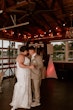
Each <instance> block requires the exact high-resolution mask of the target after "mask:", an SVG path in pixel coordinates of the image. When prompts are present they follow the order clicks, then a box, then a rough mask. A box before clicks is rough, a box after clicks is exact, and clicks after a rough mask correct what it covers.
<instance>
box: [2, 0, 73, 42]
mask: <svg viewBox="0 0 73 110" xmlns="http://www.w3.org/2000/svg"><path fill="white" fill-rule="evenodd" d="M1 10H3V12H1ZM72 21H73V0H0V29H2V28H4V27H9V26H13V25H14V26H15V25H17V24H21V23H25V22H29V24H28V25H24V26H20V27H16V28H13V29H8V30H7V31H6V32H5V33H4V31H0V37H1V38H8V39H14V40H19V41H23V40H27V39H31V40H34V39H35V40H37V39H38V40H42V39H50V37H49V34H50V33H51V32H52V33H53V35H54V36H56V35H57V33H61V34H62V37H60V38H58V37H54V38H52V39H55V38H56V39H63V38H65V32H66V29H68V27H71V26H72V25H73V22H72ZM64 24H65V26H64ZM57 27H58V30H57V29H56V28H57ZM49 30H51V31H49ZM11 32H14V34H13V36H12V35H11ZM41 35H42V36H41ZM41 37H42V38H41Z"/></svg>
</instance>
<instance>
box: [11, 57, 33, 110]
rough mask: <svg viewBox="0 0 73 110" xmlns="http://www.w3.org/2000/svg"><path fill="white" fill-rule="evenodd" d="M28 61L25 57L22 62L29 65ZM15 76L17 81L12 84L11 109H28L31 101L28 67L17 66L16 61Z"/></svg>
mask: <svg viewBox="0 0 73 110" xmlns="http://www.w3.org/2000/svg"><path fill="white" fill-rule="evenodd" d="M29 63H30V60H29V59H28V58H27V57H25V61H24V64H25V65H29ZM16 78H17V82H16V84H15V86H14V92H13V98H12V102H11V103H10V105H11V106H13V108H12V109H11V110H15V109H17V108H26V109H30V106H31V102H32V96H31V78H30V69H28V68H21V67H19V64H18V62H17V70H16Z"/></svg>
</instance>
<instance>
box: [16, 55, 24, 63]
mask: <svg viewBox="0 0 73 110" xmlns="http://www.w3.org/2000/svg"><path fill="white" fill-rule="evenodd" d="M24 58H25V56H24V55H21V54H19V55H18V56H17V58H16V61H18V60H21V59H24Z"/></svg>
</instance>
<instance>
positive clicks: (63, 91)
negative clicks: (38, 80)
mask: <svg viewBox="0 0 73 110" xmlns="http://www.w3.org/2000/svg"><path fill="white" fill-rule="evenodd" d="M14 83H15V78H10V79H4V80H3V93H2V94H0V110H10V109H11V107H10V106H9V103H10V101H11V98H12V92H13V86H14ZM18 92H19V91H18ZM17 110H25V109H17ZM30 110H73V82H72V81H71V82H70V81H63V80H61V81H59V80H56V79H43V80H42V85H41V106H39V107H34V108H31V109H30Z"/></svg>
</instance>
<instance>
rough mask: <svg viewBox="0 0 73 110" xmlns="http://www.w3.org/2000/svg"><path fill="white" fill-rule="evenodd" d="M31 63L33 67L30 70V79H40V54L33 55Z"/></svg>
mask: <svg viewBox="0 0 73 110" xmlns="http://www.w3.org/2000/svg"><path fill="white" fill-rule="evenodd" d="M31 64H32V65H34V69H32V70H31V79H41V73H42V69H43V60H42V57H41V56H40V55H37V54H36V55H35V56H34V59H32V60H31Z"/></svg>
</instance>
